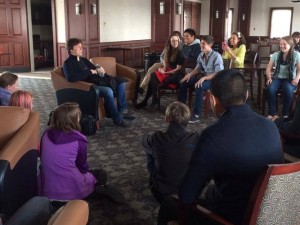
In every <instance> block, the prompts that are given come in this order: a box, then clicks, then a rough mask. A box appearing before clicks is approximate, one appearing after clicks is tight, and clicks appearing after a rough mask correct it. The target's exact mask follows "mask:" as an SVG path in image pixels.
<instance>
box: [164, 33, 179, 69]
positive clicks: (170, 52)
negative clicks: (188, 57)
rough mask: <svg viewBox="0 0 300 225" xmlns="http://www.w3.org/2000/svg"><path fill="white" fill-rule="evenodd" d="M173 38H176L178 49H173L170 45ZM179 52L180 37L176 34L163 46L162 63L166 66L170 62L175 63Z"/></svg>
mask: <svg viewBox="0 0 300 225" xmlns="http://www.w3.org/2000/svg"><path fill="white" fill-rule="evenodd" d="M173 37H176V38H178V47H177V48H173V47H172V45H171V39H172V38H173ZM179 51H180V37H179V36H178V35H176V34H172V35H171V36H170V37H169V39H168V41H167V42H166V45H165V49H164V54H165V55H164V61H165V62H166V64H167V65H168V64H169V63H170V62H175V60H176V57H177V55H178V53H179Z"/></svg>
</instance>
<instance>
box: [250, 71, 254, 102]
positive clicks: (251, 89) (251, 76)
mask: <svg viewBox="0 0 300 225" xmlns="http://www.w3.org/2000/svg"><path fill="white" fill-rule="evenodd" d="M250 97H251V100H252V101H253V99H254V97H253V74H250Z"/></svg>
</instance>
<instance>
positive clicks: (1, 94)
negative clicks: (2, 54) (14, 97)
mask: <svg viewBox="0 0 300 225" xmlns="http://www.w3.org/2000/svg"><path fill="white" fill-rule="evenodd" d="M18 88H19V84H18V76H17V75H15V74H13V73H10V72H3V73H2V74H1V75H0V100H1V101H0V102H1V105H3V106H6V105H8V102H9V99H10V96H11V94H12V93H14V92H15V91H16V90H18Z"/></svg>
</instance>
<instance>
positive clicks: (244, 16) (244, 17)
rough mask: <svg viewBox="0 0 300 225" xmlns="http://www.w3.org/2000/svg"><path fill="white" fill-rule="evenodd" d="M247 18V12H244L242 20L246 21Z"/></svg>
mask: <svg viewBox="0 0 300 225" xmlns="http://www.w3.org/2000/svg"><path fill="white" fill-rule="evenodd" d="M245 19H246V15H245V13H243V14H242V20H243V21H245Z"/></svg>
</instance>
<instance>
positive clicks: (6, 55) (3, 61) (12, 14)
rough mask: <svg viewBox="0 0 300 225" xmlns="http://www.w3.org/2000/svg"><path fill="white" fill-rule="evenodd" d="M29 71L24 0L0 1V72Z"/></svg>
mask: <svg viewBox="0 0 300 225" xmlns="http://www.w3.org/2000/svg"><path fill="white" fill-rule="evenodd" d="M5 70H10V71H16V72H20V71H30V64H29V47H28V27H27V11H26V0H0V71H5Z"/></svg>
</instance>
